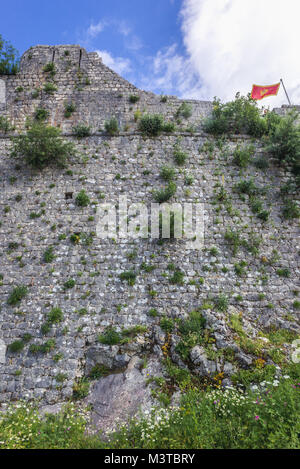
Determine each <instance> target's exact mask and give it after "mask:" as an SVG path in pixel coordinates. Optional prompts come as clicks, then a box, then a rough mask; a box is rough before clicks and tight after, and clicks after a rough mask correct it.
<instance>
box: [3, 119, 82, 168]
mask: <svg viewBox="0 0 300 469" xmlns="http://www.w3.org/2000/svg"><path fill="white" fill-rule="evenodd" d="M60 134H61V131H60V129H57V128H56V127H51V126H46V125H44V124H43V123H34V124H32V125H31V126H30V127H29V129H28V130H27V132H26V135H19V136H18V137H13V138H12V141H13V147H12V150H11V156H12V157H23V158H24V159H25V161H26V163H27V164H28V165H30V166H33V167H35V168H39V169H41V168H43V167H45V166H48V165H50V164H56V165H58V166H61V167H64V166H66V163H67V161H68V159H69V158H70V157H71V156H73V155H75V147H74V145H73V143H72V142H65V141H64V140H63V139H62V138H61V136H60Z"/></svg>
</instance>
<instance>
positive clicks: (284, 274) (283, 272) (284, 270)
mask: <svg viewBox="0 0 300 469" xmlns="http://www.w3.org/2000/svg"><path fill="white" fill-rule="evenodd" d="M276 274H277V275H279V277H285V278H288V277H290V276H291V271H290V269H288V268H287V267H283V268H282V269H277V270H276Z"/></svg>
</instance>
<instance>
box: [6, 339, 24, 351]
mask: <svg viewBox="0 0 300 469" xmlns="http://www.w3.org/2000/svg"><path fill="white" fill-rule="evenodd" d="M24 346H25V343H24V341H23V340H15V341H14V342H12V343H11V344H9V346H8V350H9V351H10V352H12V353H19V352H21V351H22V350H23V348H24Z"/></svg>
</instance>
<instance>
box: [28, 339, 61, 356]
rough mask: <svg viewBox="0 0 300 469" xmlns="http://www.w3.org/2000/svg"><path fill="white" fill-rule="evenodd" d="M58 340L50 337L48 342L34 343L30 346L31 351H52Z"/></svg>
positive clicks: (35, 352) (44, 352)
mask: <svg viewBox="0 0 300 469" xmlns="http://www.w3.org/2000/svg"><path fill="white" fill-rule="evenodd" d="M55 346H56V342H55V340H54V339H49V340H47V342H45V343H44V344H41V345H38V344H32V345H30V347H29V352H31V353H34V354H37V353H43V354H46V353H49V352H52V350H54V349H55Z"/></svg>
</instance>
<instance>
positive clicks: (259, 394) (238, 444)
mask: <svg viewBox="0 0 300 469" xmlns="http://www.w3.org/2000/svg"><path fill="white" fill-rule="evenodd" d="M167 369H168V373H170V375H171V377H172V379H173V380H176V381H177V382H178V383H180V386H182V388H183V389H184V386H186V384H187V383H189V375H188V372H186V370H182V369H178V368H176V367H174V366H172V365H170V364H167ZM247 373H248V374H249V372H248V370H244V371H242V372H241V374H240V377H239V379H242V380H243V384H244V386H245V387H244V389H237V388H235V387H230V388H226V389H225V390H223V389H218V388H217V387H209V388H207V390H206V391H201V390H197V389H195V387H194V386H193V387H192V386H190V389H188V390H187V391H186V392H185V393H184V395H183V397H182V399H181V403H180V406H178V408H177V409H172V410H170V409H168V408H165V407H164V406H162V407H160V408H159V409H158V408H156V409H153V411H152V412H151V413H150V415H149V416H147V417H143V418H141V419H132V420H131V421H130V422H129V425H127V426H124V427H122V428H120V429H119V430H118V431H116V432H114V433H112V434H109V435H108V436H107V438H106V439H105V440H103V439H101V436H93V435H88V433H87V432H86V426H87V422H88V414H87V412H86V411H83V410H79V409H77V407H75V405H74V404H67V405H66V406H65V407H64V408H63V410H62V411H61V412H60V413H59V414H57V415H53V414H50V415H48V414H46V415H45V416H42V415H41V414H40V413H39V412H38V410H37V407H35V406H34V404H25V403H21V404H17V405H12V406H11V407H10V408H9V411H8V412H3V413H1V417H0V434H1V449H25V448H27V449H33V448H34V449H50V448H51V449H64V448H65V449H75V448H76V449H87V448H90V449H92V448H93V449H96V448H98V449H103V448H106V449H120V448H131V449H134V448H141V449H142V448H145V449H166V450H168V449H170V448H171V449H172V448H176V449H190V448H194V449H279V448H281V449H299V448H300V445H299V414H300V399H299V392H300V391H299V378H300V371H299V364H298V365H293V366H290V367H288V368H287V369H286V376H287V377H285V378H279V379H278V378H276V375H275V370H274V368H272V367H266V368H265V369H263V370H256V371H253V372H251V373H252V375H253V376H256V380H257V382H258V383H262V382H263V381H264V382H265V385H264V386H261V387H259V388H258V389H257V390H251V389H250V387H249V378H248V377H247ZM157 385H161V386H162V388H164V387H165V382H164V381H162V379H161V380H157ZM193 388H194V389H193ZM88 389H89V381H88V380H87V379H86V378H81V380H79V381H78V382H77V383H76V385H75V386H74V389H73V397H74V398H75V399H76V398H80V399H81V398H83V397H85V396H86V395H87V392H88ZM266 429H267V431H266Z"/></svg>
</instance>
